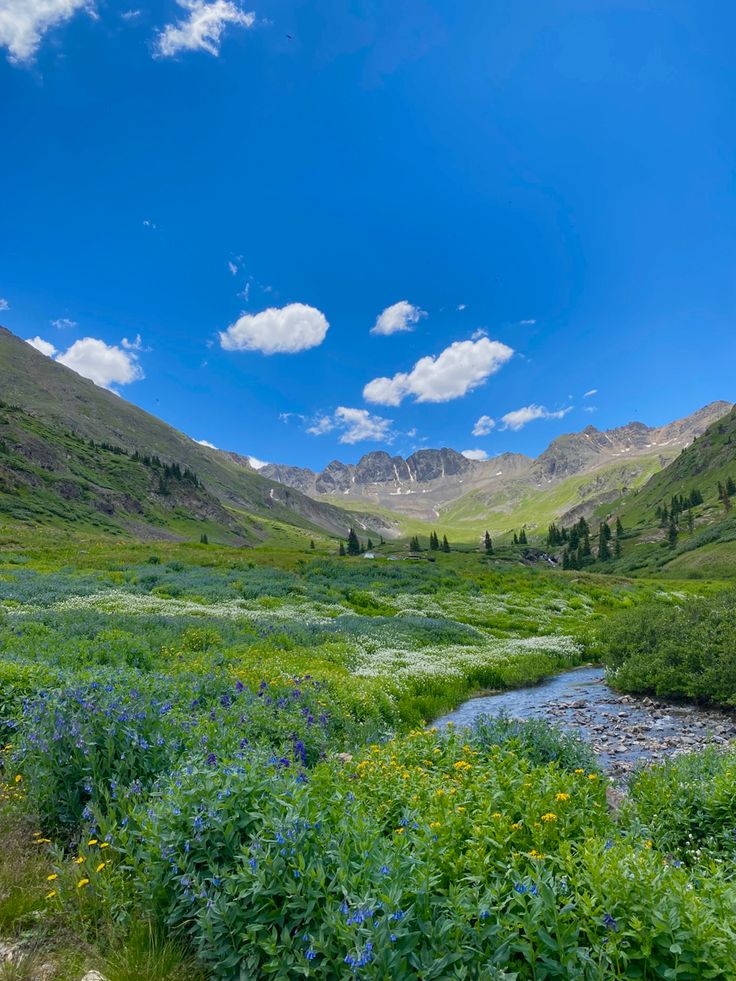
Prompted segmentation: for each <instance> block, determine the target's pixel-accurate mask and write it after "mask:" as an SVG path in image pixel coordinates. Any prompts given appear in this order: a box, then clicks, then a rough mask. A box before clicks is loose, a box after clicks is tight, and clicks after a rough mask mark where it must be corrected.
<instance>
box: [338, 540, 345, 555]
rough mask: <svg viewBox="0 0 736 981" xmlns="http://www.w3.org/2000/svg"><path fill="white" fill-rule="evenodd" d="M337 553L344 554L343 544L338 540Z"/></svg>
mask: <svg viewBox="0 0 736 981" xmlns="http://www.w3.org/2000/svg"><path fill="white" fill-rule="evenodd" d="M337 554H338V555H344V554H345V546H344V545H343V543H342V542H340V548H339V549H338V552H337Z"/></svg>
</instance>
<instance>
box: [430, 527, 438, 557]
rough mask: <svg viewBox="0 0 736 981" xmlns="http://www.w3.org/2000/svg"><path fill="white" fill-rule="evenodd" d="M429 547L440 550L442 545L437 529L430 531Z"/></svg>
mask: <svg viewBox="0 0 736 981" xmlns="http://www.w3.org/2000/svg"><path fill="white" fill-rule="evenodd" d="M429 547H430V549H431V550H432V551H433V552H436V551H438V549H439V547H440V540H439V538H438V537H437V532H436V531H430V533H429Z"/></svg>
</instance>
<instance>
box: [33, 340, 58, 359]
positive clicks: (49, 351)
mask: <svg viewBox="0 0 736 981" xmlns="http://www.w3.org/2000/svg"><path fill="white" fill-rule="evenodd" d="M26 343H27V344H30V345H31V347H35V349H36V350H37V351H40V352H41V354H45V355H46V357H47V358H53V356H54V355H55V354H56V348H55V347H54V345H53V344H52V343H51V342H50V341H45V340H44V339H43V337H27V338H26Z"/></svg>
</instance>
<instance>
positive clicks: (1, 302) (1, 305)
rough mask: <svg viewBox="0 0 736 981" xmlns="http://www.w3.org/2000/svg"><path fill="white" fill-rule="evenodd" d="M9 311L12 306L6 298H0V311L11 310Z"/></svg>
mask: <svg viewBox="0 0 736 981" xmlns="http://www.w3.org/2000/svg"><path fill="white" fill-rule="evenodd" d="M9 309H10V304H9V303H8V301H7V300H6V299H5V297H4V296H0V310H9Z"/></svg>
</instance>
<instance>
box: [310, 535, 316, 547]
mask: <svg viewBox="0 0 736 981" xmlns="http://www.w3.org/2000/svg"><path fill="white" fill-rule="evenodd" d="M309 547H310V548H312V549H313V548H315V547H316V546H315V544H314V539H313V538H312V539H310V541H309Z"/></svg>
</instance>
